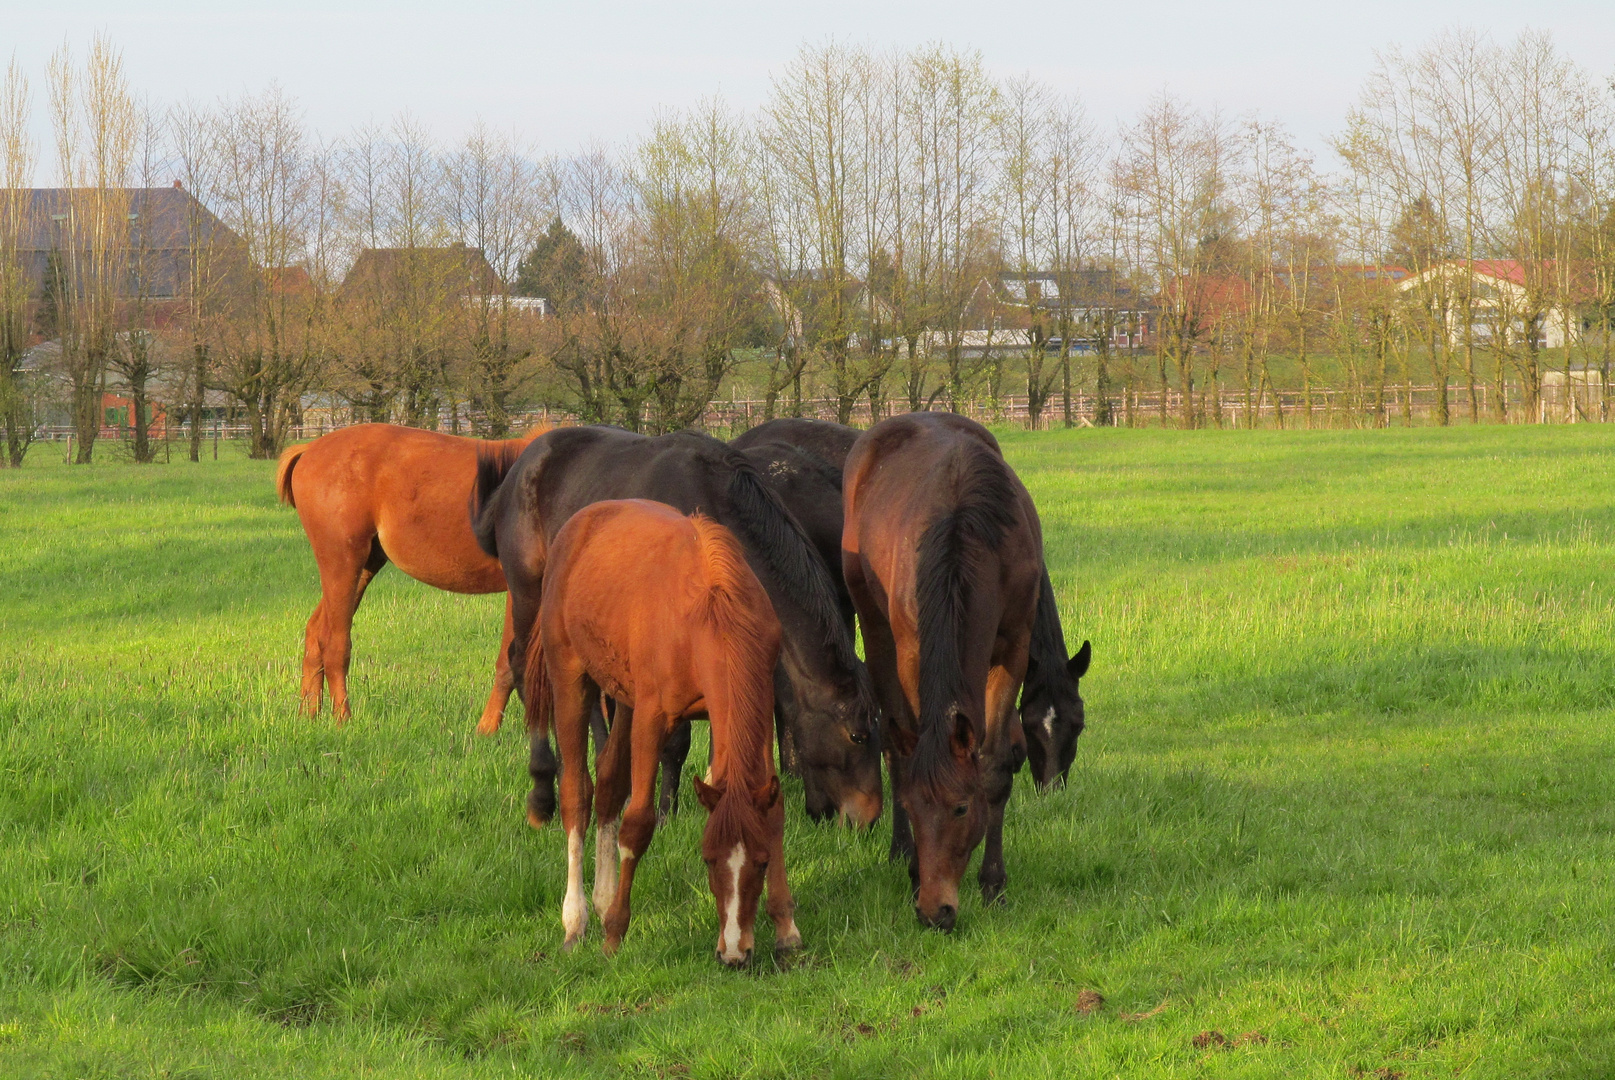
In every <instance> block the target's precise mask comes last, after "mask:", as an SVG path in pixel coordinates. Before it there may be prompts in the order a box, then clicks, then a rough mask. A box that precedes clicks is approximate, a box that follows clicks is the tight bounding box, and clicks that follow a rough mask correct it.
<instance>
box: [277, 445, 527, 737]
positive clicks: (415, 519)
mask: <svg viewBox="0 0 1615 1080" xmlns="http://www.w3.org/2000/svg"><path fill="white" fill-rule="evenodd" d="M542 430H545V429H538V430H535V431H532V432H529V433H528V434H527V435H526V436H524V437H523V438H520V439H511V440H509V441H506V442H499V443H488V442H485V441H484V440H481V439H468V438H461V437H459V436H457V435H443V434H440V433H439V432H435V431H423V430H421V429H420V428H410V427H399V426H397V425H395V424H359V425H356V426H354V427H348V428H342V429H341V430H338V431H333V432H331V433H330V434H329V435H322V436H321V437H320V438H318V439H315V440H314V441H313V442H311V443H304V444H303V445H301V446H293V447H291V448H289V449H288V450H287V451H286V452H285V453H283V454H281V455H280V465H279V468H277V469H276V471H275V490H276V491H277V492H278V493H279V495H280V501H281V502H283V503H288V504H290V505H291V506H294V507H296V508H297V516H298V518H299V519H300V520H301V521H302V523H303V532H304V533H306V534H307V535H308V542H309V546H310V547H311V548H313V549H314V559H315V561H316V562H317V563H318V564H319V568H320V601H319V603H318V604H317V605H315V608H314V614H313V615H311V616H310V617H309V620H308V626H307V628H306V629H305V630H304V634H303V709H304V711H305V712H307V713H308V714H309V715H310V716H313V715H315V714H316V713H318V712H319V711H320V701H321V698H322V697H323V696H324V690H325V684H326V683H329V684H330V686H331V711H332V713H334V714H335V716H336V718H337V722H338V723H341V722H342V721H344V720H346V719H348V717H349V716H350V715H351V714H352V710H351V708H350V707H349V705H348V662H349V660H350V658H351V657H352V654H353V637H352V633H353V614H354V612H355V611H356V610H358V607H359V601H360V600H362V599H363V598H364V594H365V589H366V588H368V587H369V585H370V582H371V580H372V579H373V578H374V577H375V576H376V574H377V573H378V572H379V571H380V570H381V568H382V567H383V566H386V565H387V563H389V562H391V563H393V564H394V565H395V566H397V567H398V568H399V569H400V570H402V571H403V572H404V573H406V574H408V575H409V576H410V577H412V578H414V579H415V580H417V581H421V582H425V583H426V584H427V585H431V586H434V587H436V588H439V589H443V590H446V591H448V592H456V593H494V592H504V591H505V574H504V571H502V570H501V569H500V568H499V562H498V560H497V559H493V558H490V557H489V556H488V555H487V554H486V553H484V552H483V550H482V549H481V548H479V547H478V546H477V541H476V538H475V537H473V536H472V535H471V527H470V524H469V523H468V522H467V521H466V519H465V501H466V498H467V496H468V495H469V494H470V492H471V488H472V485H473V484H475V482H476V478H477V451H478V449H479V448H484V447H496V448H503V449H504V450H505V452H507V453H512V454H515V453H520V452H521V449H522V447H524V446H526V445H527V444H528V443H529V442H531V441H532V439H533V438H534V437H535V436H537V435H538V434H539V431H542ZM510 634H511V629H510V604H509V602H508V601H507V602H506V604H505V632H504V641H503V643H502V645H501V647H500V649H499V655H498V657H497V658H496V660H495V662H494V680H493V690H492V692H491V693H489V695H488V703H487V705H486V707H484V709H483V710H482V719H481V722H480V723H478V725H477V730H478V731H480V732H482V733H483V734H490V733H492V732H493V731H496V730H498V727H499V720H500V717H501V716H503V715H504V711H505V705H506V704H507V703H508V702H509V701H510V693H511V690H512V689H513V688H514V686H515V683H514V681H513V679H512V678H511V674H510V664H509V660H508V659H507V647H508V646H509V644H510Z"/></svg>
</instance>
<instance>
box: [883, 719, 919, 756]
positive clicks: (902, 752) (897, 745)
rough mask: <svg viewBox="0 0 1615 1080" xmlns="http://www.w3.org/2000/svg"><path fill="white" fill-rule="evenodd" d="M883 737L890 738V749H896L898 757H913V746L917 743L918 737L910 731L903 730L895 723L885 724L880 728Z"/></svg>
mask: <svg viewBox="0 0 1615 1080" xmlns="http://www.w3.org/2000/svg"><path fill="white" fill-rule="evenodd" d="M882 734H883V736H884V737H885V738H888V739H890V740H891V743H892V749H893V750H896V751H897V756H898V757H905V758H906V757H913V756H914V748H915V747H916V746H918V745H919V742H920V741H919V739H918V738H916V737H915V735H914V733H913V732H912V731H905V730H904V729H903V728H902V727H901V726H899V725H897V724H887V725H886V726H885V728H884V729H883V730H882Z"/></svg>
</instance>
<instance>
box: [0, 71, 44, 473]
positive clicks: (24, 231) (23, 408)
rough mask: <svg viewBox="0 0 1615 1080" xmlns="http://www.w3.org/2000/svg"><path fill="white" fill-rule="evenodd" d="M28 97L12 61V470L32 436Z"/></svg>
mask: <svg viewBox="0 0 1615 1080" xmlns="http://www.w3.org/2000/svg"><path fill="white" fill-rule="evenodd" d="M28 97H29V95H28V80H27V78H26V77H25V76H24V75H23V73H22V69H21V68H19V67H18V66H17V62H16V61H15V60H13V61H12V62H11V64H10V66H9V67H8V68H7V69H6V81H5V86H4V89H3V90H0V420H3V421H4V423H5V428H6V461H7V462H8V463H9V464H10V465H11V467H12V468H14V469H15V468H21V467H22V462H23V458H24V456H25V455H26V454H27V453H28V444H29V443H31V442H32V441H33V437H34V417H33V407H32V404H31V402H30V401H29V398H28V394H27V391H26V389H25V388H24V386H23V383H22V379H23V373H22V372H21V371H20V370H19V368H20V365H21V362H22V357H23V353H24V351H25V350H26V348H27V345H28V339H29V337H30V332H31V330H32V327H31V326H30V322H31V315H32V312H31V310H30V309H31V304H30V302H29V294H30V292H31V291H32V286H33V282H32V281H31V280H30V275H29V272H28V267H27V266H26V265H25V264H24V262H23V254H22V252H23V245H24V243H25V242H26V241H27V239H28V238H29V237H31V236H32V235H33V233H34V231H35V229H36V227H37V223H36V222H35V221H34V220H33V212H34V205H33V198H32V193H31V192H30V191H29V190H28V187H29V182H30V179H31V177H32V174H33V169H34V146H33V141H32V140H31V139H30V138H29V136H28V118H29V102H28Z"/></svg>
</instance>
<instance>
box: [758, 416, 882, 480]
mask: <svg viewBox="0 0 1615 1080" xmlns="http://www.w3.org/2000/svg"><path fill="white" fill-rule="evenodd" d="M861 434H863V432H861V431H859V430H858V429H857V428H854V427H848V426H847V425H846V424H837V423H834V422H833V421H830V420H809V419H807V418H806V417H799V416H782V417H780V418H779V419H777V420H765V421H763V422H762V423H761V424H758V425H757V426H756V427H754V428H752V429H751V430H749V431H744V432H742V433H741V434H739V435H736V436H735V437H734V438H733V439H730V440H729V445H730V446H732V447H734V448H735V449H736V450H749V449H751V448H752V447H754V446H762V445H765V444H768V443H779V444H783V445H785V446H794V447H796V448H797V449H798V450H805V451H807V452H808V453H810V454H815V455H817V456H818V457H821V458H823V459H824V460H825V461H828V462H829V463H830V464H831V465H834V466H835V468H836V471H837V472H840V471H841V469H842V467H843V466H845V465H846V463H847V455H848V454H849V453H851V452H852V444H853V443H855V442H857V441H858V436H859V435H861Z"/></svg>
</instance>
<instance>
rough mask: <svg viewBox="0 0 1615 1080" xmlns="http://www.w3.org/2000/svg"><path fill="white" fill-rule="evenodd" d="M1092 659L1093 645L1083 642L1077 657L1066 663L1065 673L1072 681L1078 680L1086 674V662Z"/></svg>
mask: <svg viewBox="0 0 1615 1080" xmlns="http://www.w3.org/2000/svg"><path fill="white" fill-rule="evenodd" d="M1092 659H1093V645H1092V644H1091V643H1089V642H1086V641H1084V642H1083V643H1082V648H1080V649H1078V650H1077V655H1075V656H1073V657H1072V658H1071V659H1070V660H1067V661H1066V664H1065V672H1066V674H1067V675H1070V676H1071V677H1072V678H1073V679H1080V678H1082V677H1083V676H1084V675H1086V674H1088V661H1090V660H1092Z"/></svg>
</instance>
